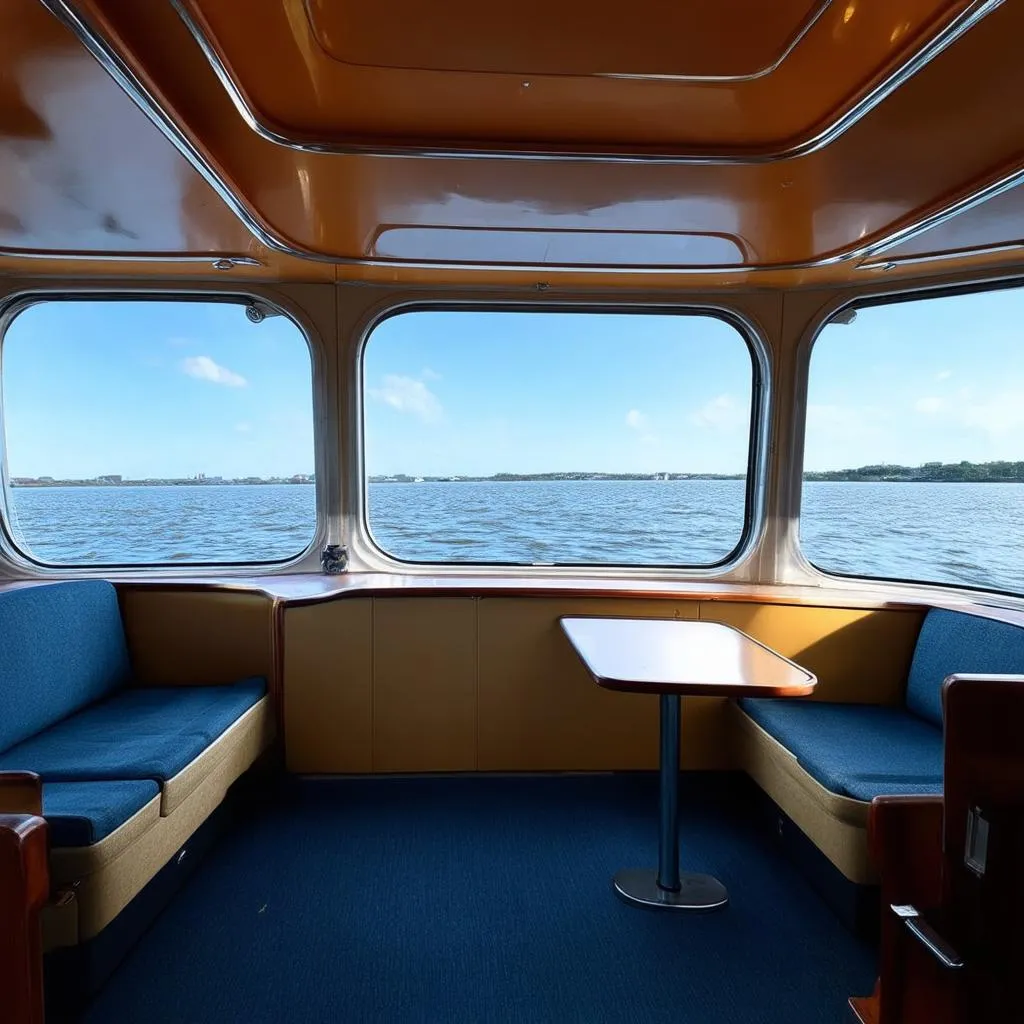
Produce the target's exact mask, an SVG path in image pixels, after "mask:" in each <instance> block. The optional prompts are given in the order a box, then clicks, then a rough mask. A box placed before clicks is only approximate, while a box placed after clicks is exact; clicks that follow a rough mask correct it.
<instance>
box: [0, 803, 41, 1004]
mask: <svg viewBox="0 0 1024 1024" xmlns="http://www.w3.org/2000/svg"><path fill="white" fill-rule="evenodd" d="M46 853H47V840H46V822H45V821H43V819H42V818H40V817H38V816H36V815H32V814H2V813H0V1020H4V1021H11V1022H12V1024H15V1022H16V1024H43V955H42V933H41V928H40V923H39V915H40V913H41V911H42V908H43V905H44V904H45V903H46V899H47V897H48V896H49V888H50V883H49V871H48V868H47V862H46Z"/></svg>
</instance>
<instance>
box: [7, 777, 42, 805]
mask: <svg viewBox="0 0 1024 1024" xmlns="http://www.w3.org/2000/svg"><path fill="white" fill-rule="evenodd" d="M42 813H43V783H42V780H41V779H40V778H39V776H38V775H36V773H35V772H0V814H42Z"/></svg>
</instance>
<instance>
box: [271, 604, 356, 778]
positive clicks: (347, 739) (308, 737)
mask: <svg viewBox="0 0 1024 1024" xmlns="http://www.w3.org/2000/svg"><path fill="white" fill-rule="evenodd" d="M372 628H373V601H372V600H371V599H370V598H366V599H360V600H346V601H332V602H330V603H328V604H316V605H309V606H306V607H303V606H301V605H299V606H296V607H293V608H288V609H286V611H285V613H284V627H283V633H284V636H283V641H284V709H285V713H284V726H285V757H286V762H287V766H288V770H289V771H293V772H304V773H309V774H316V773H320V772H323V773H333V772H369V771H371V770H372V767H373V761H372V742H371V739H372V721H373V718H372V708H373V703H372V688H371V679H372V662H373V645H372Z"/></svg>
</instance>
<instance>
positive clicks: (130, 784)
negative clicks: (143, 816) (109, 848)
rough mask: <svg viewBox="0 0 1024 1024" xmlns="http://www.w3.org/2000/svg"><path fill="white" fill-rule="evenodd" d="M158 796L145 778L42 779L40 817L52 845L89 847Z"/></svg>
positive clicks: (150, 781)
mask: <svg viewBox="0 0 1024 1024" xmlns="http://www.w3.org/2000/svg"><path fill="white" fill-rule="evenodd" d="M159 795H160V786H159V784H158V783H156V782H153V781H152V780H149V779H142V780H137V781H122V782H44V783H43V816H44V817H45V818H46V821H47V824H48V825H49V826H50V843H51V845H53V846H92V845H93V844H94V843H98V842H99V841H100V840H101V839H105V838H106V837H107V836H108V835H110V833H111V832H113V831H115V830H116V829H117V828H119V827H120V826H121V825H123V824H124V823H125V822H126V821H127V820H128V819H129V818H131V817H132V816H133V815H134V814H136V813H137V812H138V811H141V810H142V808H143V807H145V806H146V804H148V803H149V802H150V801H151V800H155V799H156V798H157V797H158V796H159Z"/></svg>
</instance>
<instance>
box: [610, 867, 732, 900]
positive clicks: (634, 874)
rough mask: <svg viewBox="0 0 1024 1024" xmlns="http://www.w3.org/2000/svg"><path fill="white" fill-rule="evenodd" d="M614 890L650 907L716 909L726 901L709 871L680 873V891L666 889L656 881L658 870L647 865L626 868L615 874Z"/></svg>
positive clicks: (725, 895)
mask: <svg viewBox="0 0 1024 1024" xmlns="http://www.w3.org/2000/svg"><path fill="white" fill-rule="evenodd" d="M614 884H615V892H616V894H617V895H618V896H619V897H620V898H621V899H623V900H625V901H626V902H627V903H632V904H633V905H634V906H637V907H649V908H651V909H652V910H717V909H718V908H719V907H724V906H725V905H726V904H727V903H728V902H729V893H728V892H726V889H725V886H724V885H722V883H721V882H719V881H718V879H717V878H712V877H711V875H691V874H687V873H686V872H683V873H681V874H680V876H679V891H678V892H669V891H668V890H667V889H662V888H661V887H660V886H659V885H658V872H657V871H655V870H653V869H648V868H628V869H627V870H625V871H620V872H619V873H618V874H617V875H616V876H615V883H614Z"/></svg>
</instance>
